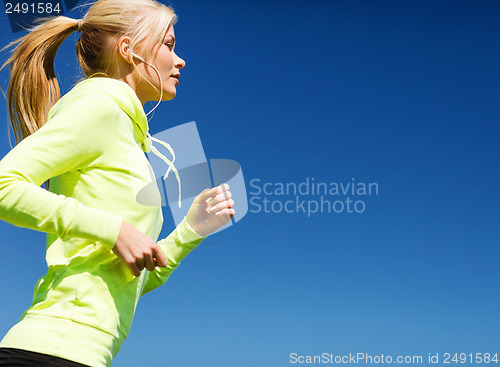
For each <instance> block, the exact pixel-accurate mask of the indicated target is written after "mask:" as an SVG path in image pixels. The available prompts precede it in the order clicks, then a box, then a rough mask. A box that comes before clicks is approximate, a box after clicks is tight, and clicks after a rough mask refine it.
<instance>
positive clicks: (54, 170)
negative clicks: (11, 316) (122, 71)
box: [0, 78, 203, 367]
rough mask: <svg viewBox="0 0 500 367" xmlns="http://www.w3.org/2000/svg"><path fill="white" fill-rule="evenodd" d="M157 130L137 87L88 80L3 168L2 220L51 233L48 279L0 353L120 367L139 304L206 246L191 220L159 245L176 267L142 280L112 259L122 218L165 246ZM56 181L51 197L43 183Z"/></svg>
mask: <svg viewBox="0 0 500 367" xmlns="http://www.w3.org/2000/svg"><path fill="white" fill-rule="evenodd" d="M147 131H148V123H147V120H146V116H145V114H144V110H143V108H142V105H141V103H140V101H139V99H138V98H137V96H136V95H135V93H134V91H133V90H132V88H130V87H129V86H128V85H127V84H126V83H124V82H121V81H118V80H115V79H110V78H91V79H87V80H84V81H82V82H80V83H78V84H77V85H76V86H75V87H74V88H73V89H72V90H71V91H70V92H69V93H67V94H66V95H65V96H64V97H63V98H61V99H60V100H59V101H58V102H57V103H56V105H55V106H54V107H53V108H52V109H51V110H50V112H49V118H48V121H47V123H46V124H45V125H44V126H43V127H42V128H40V129H39V130H38V131H37V132H36V133H34V134H32V135H30V136H29V137H27V138H25V139H24V140H23V141H22V142H21V143H19V144H18V145H17V146H16V147H15V148H14V149H12V150H11V151H10V152H9V153H8V154H7V155H6V156H5V157H4V158H3V159H2V161H0V219H2V220H5V221H7V222H10V223H12V224H14V225H17V226H21V227H27V228H31V229H36V230H39V231H43V232H47V256H46V260H47V265H48V272H47V274H46V275H45V276H44V277H42V278H41V279H40V280H39V282H38V284H37V285H36V288H35V294H34V298H33V303H32V305H31V306H30V308H29V309H28V310H27V311H26V312H25V313H24V314H23V316H22V317H21V320H20V322H19V323H18V324H16V325H15V326H14V327H13V328H12V329H11V330H10V331H9V332H8V334H7V335H6V336H5V338H4V339H3V340H2V342H1V343H0V347H10V348H19V349H25V350H31V351H34V352H38V353H44V354H50V355H54V356H57V357H61V358H66V359H69V360H72V361H76V362H79V363H82V364H86V365H89V366H93V367H102V366H110V365H111V361H112V359H113V357H114V356H115V355H116V353H118V350H119V348H120V346H121V344H122V343H123V341H124V340H125V338H126V336H127V334H128V332H129V330H130V325H131V323H132V318H133V315H134V312H135V308H136V305H137V301H138V300H139V297H140V296H141V295H143V294H145V293H147V292H149V291H151V290H153V289H155V288H157V287H159V286H160V285H161V284H163V283H164V282H165V281H166V280H167V279H168V277H169V276H170V274H171V272H172V271H173V269H175V268H176V267H177V266H178V264H179V262H180V261H181V260H182V259H183V258H184V257H185V256H186V255H187V254H188V253H189V252H190V251H191V250H193V249H194V248H195V247H196V246H197V245H198V244H199V243H200V242H201V241H202V239H203V238H202V237H201V236H200V235H198V234H197V233H196V232H195V231H194V230H193V229H192V228H191V226H190V225H189V223H188V222H187V221H186V219H185V218H184V220H183V221H182V222H181V223H180V224H179V226H178V227H177V228H176V229H175V230H174V231H173V232H172V233H171V234H170V235H169V236H168V237H167V238H166V239H164V240H161V241H159V242H158V244H159V245H160V247H161V249H162V250H163V252H164V253H165V254H166V255H167V258H168V266H167V267H166V268H156V270H155V271H153V272H148V271H147V270H143V271H142V273H141V275H140V276H139V277H137V278H135V277H134V276H133V275H132V274H131V273H130V271H129V270H128V268H127V267H126V266H125V265H123V264H122V262H121V261H120V260H119V259H118V258H117V257H116V255H115V254H114V253H113V252H112V250H111V249H112V248H113V246H114V244H115V243H116V240H117V238H118V233H119V231H120V226H121V222H122V220H124V221H126V222H128V223H130V224H132V225H134V226H135V227H136V228H137V229H139V230H140V231H141V232H143V233H144V234H146V235H148V236H149V237H151V238H153V239H154V240H156V239H157V238H158V236H159V233H160V231H161V227H162V224H163V217H162V213H161V207H160V194H159V192H158V189H157V188H156V187H155V185H149V187H154V188H153V189H152V191H151V192H150V193H148V195H151V196H152V197H153V198H155V199H157V202H158V206H144V205H141V204H139V203H138V202H137V200H136V195H137V193H138V192H139V190H141V189H143V188H144V187H145V186H146V185H147V184H148V183H151V182H152V181H154V180H155V178H154V174H153V171H152V169H151V166H150V165H149V162H148V160H147V159H146V157H145V155H144V150H145V149H147V147H146V144H147V143H148V142H147V139H146V133H147ZM49 178H50V191H51V192H49V191H47V190H44V189H42V188H40V187H39V186H40V185H41V184H42V183H43V182H45V181H46V180H48V179H49Z"/></svg>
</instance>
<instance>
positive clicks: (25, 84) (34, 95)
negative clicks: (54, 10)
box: [0, 16, 81, 143]
mask: <svg viewBox="0 0 500 367" xmlns="http://www.w3.org/2000/svg"><path fill="white" fill-rule="evenodd" d="M80 27H81V23H80V22H79V21H77V20H76V19H71V18H67V17H62V16H61V17H57V18H54V19H51V20H49V21H47V22H45V23H43V24H41V25H39V26H37V27H35V28H34V29H33V30H32V31H31V32H30V33H28V34H27V35H25V36H23V37H21V38H19V39H18V40H16V41H14V42H12V43H11V44H9V45H8V46H7V47H10V46H13V45H15V44H17V46H16V47H15V48H14V50H13V52H12V55H11V56H10V58H9V59H8V60H7V61H6V62H5V64H4V65H3V66H2V67H1V68H0V70H2V69H3V68H4V67H5V66H7V65H9V66H10V80H9V86H8V89H7V95H6V99H7V110H8V113H9V116H10V122H11V124H12V129H13V130H14V136H15V139H16V143H19V142H20V141H21V140H23V139H24V138H25V137H27V136H28V135H31V134H33V133H34V132H35V131H37V130H38V129H39V128H40V127H42V126H43V125H44V124H45V122H46V120H47V114H48V112H49V109H50V108H51V107H52V106H53V105H54V104H55V103H56V102H57V101H58V100H59V98H60V97H61V93H60V90H59V84H58V82H57V79H56V75H55V72H54V58H55V56H56V52H57V50H58V48H59V46H60V45H61V43H62V42H63V41H64V40H65V39H66V38H67V37H68V36H69V35H70V34H71V33H73V32H74V31H77V30H79V28H80Z"/></svg>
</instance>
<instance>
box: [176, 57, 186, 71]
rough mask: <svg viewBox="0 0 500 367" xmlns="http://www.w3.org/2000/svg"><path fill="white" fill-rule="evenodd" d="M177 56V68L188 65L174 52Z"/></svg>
mask: <svg viewBox="0 0 500 367" xmlns="http://www.w3.org/2000/svg"><path fill="white" fill-rule="evenodd" d="M174 55H175V58H174V64H175V67H176V68H177V69H179V70H180V69H182V68H183V67H184V66H186V62H185V61H184V60H183V59H181V58H180V57H179V56H178V55H177V54H176V53H174Z"/></svg>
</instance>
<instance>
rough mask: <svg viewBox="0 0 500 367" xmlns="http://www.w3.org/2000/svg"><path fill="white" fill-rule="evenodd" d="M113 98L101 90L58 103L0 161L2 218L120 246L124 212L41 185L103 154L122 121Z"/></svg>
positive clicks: (43, 230)
mask: <svg viewBox="0 0 500 367" xmlns="http://www.w3.org/2000/svg"><path fill="white" fill-rule="evenodd" d="M109 98H110V97H106V95H104V94H95V95H88V96H80V97H79V98H78V99H77V100H74V101H71V103H69V104H67V106H66V107H63V108H59V109H57V108H56V107H57V105H56V106H55V107H54V109H53V110H55V111H56V112H55V113H52V115H49V116H50V117H51V118H49V120H48V121H47V123H46V124H45V125H44V126H43V127H41V128H40V129H39V130H38V131H37V132H35V133H34V134H32V135H30V136H28V137H27V138H25V139H24V140H23V141H21V142H20V143H19V144H18V145H17V146H16V147H14V149H12V150H11V151H10V152H9V153H8V154H7V155H6V156H5V157H4V158H3V159H2V160H1V161H0V219H1V220H4V221H7V222H9V223H11V224H13V225H16V226H19V227H26V228H30V229H34V230H38V231H42V232H47V233H53V234H56V235H57V236H59V237H61V238H70V237H80V238H85V239H90V240H95V241H100V242H101V243H103V244H105V245H106V246H108V247H109V248H112V247H113V246H114V244H115V243H116V240H117V238H118V233H119V231H120V227H121V222H122V220H121V218H120V217H119V216H117V215H114V214H111V213H109V212H106V211H103V210H100V209H95V208H91V207H89V206H86V205H84V204H82V203H81V202H79V201H77V200H75V199H73V198H71V197H65V196H63V195H57V194H55V193H52V192H49V191H47V190H45V189H43V188H41V187H40V185H42V184H43V183H44V182H45V181H47V180H48V179H49V178H51V177H55V176H58V175H60V174H62V173H65V172H68V171H71V170H78V169H81V168H84V167H88V166H89V165H90V164H91V163H92V162H95V161H96V160H98V159H99V157H100V156H101V155H102V154H103V151H104V149H105V148H106V146H107V145H108V144H109V141H110V139H111V138H112V135H113V129H114V128H115V127H116V121H117V119H116V117H115V118H114V116H113V114H116V113H117V112H116V109H114V108H113V104H112V103H110V100H109ZM51 112H53V111H51ZM104 122H105V123H104Z"/></svg>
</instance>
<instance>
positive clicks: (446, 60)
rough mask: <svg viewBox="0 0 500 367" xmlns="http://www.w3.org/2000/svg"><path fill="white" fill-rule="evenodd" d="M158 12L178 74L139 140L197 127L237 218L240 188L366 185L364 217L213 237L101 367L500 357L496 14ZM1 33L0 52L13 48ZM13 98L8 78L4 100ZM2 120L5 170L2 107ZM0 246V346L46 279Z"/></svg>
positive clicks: (328, 5) (375, 9)
mask: <svg viewBox="0 0 500 367" xmlns="http://www.w3.org/2000/svg"><path fill="white" fill-rule="evenodd" d="M172 5H173V6H174V8H175V10H176V12H177V13H178V15H179V22H178V24H177V25H176V26H175V32H176V37H177V45H176V50H177V52H178V54H179V55H180V56H181V57H183V58H184V59H185V60H186V62H187V65H186V68H185V69H184V70H183V71H182V77H181V84H180V86H179V87H178V96H177V97H176V99H175V100H174V101H171V102H167V103H163V104H162V105H161V106H160V107H159V108H158V109H157V112H156V113H155V117H154V119H153V120H152V121H151V123H150V125H151V131H152V132H153V133H156V132H160V131H162V130H164V129H166V128H168V127H171V126H175V125H178V124H182V123H185V122H189V121H193V120H195V121H196V122H197V125H198V130H199V133H200V136H201V139H202V141H203V144H204V148H205V153H206V155H207V157H209V158H229V159H234V160H236V161H238V162H239V163H240V164H241V166H242V170H243V174H244V177H245V181H246V184H247V189H248V191H249V199H251V198H252V197H256V196H258V195H256V194H252V192H255V191H256V189H253V188H252V187H251V186H250V182H251V180H253V179H260V180H261V181H260V182H261V184H264V183H278V182H281V183H296V184H299V183H301V182H304V181H305V180H306V179H307V178H309V179H310V180H311V178H313V177H314V180H315V181H316V182H325V183H344V184H346V183H349V182H353V178H354V181H355V182H357V183H369V182H374V183H377V184H378V195H375V194H372V195H371V196H368V195H367V196H359V195H358V196H352V195H350V198H351V199H352V200H363V202H364V203H365V210H364V212H362V213H347V212H345V211H344V212H342V213H333V212H331V213H326V212H324V213H316V214H312V215H310V216H309V217H308V216H307V214H304V213H301V212H299V213H286V212H284V211H282V212H280V213H263V212H260V213H255V212H249V213H248V214H247V215H246V216H245V217H244V218H243V219H242V220H241V221H240V222H238V223H237V224H236V225H235V226H233V227H231V228H229V229H227V230H225V231H223V232H221V233H219V234H217V235H214V236H213V237H210V238H209V239H207V240H206V241H205V242H204V243H203V245H201V246H200V247H199V248H198V249H197V250H196V251H195V252H194V253H193V254H191V255H190V257H188V258H187V259H186V260H185V261H184V262H183V264H182V266H181V267H180V268H179V269H178V270H177V271H176V273H174V274H173V275H172V277H171V278H170V280H169V281H168V282H167V284H165V286H163V287H162V288H160V289H158V290H157V291H155V292H153V293H151V294H149V295H147V296H145V297H144V298H143V299H142V301H141V302H140V303H139V306H138V310H137V314H136V318H135V320H134V325H133V327H132V331H131V334H130V336H129V338H128V339H127V341H126V342H125V344H124V345H123V348H122V350H121V351H120V353H119V355H118V357H117V358H116V361H115V364H114V366H117V367H129V366H150V365H151V366H165V367H167V366H176V367H198V366H203V367H255V366H260V367H280V366H294V365H298V364H292V363H290V358H289V356H290V353H297V354H298V355H314V354H320V353H323V352H326V353H332V354H346V353H349V352H351V353H357V352H360V353H371V354H372V355H381V354H384V355H394V356H396V355H405V354H415V355H422V356H425V357H426V358H427V355H428V353H433V354H435V353H438V352H439V353H445V352H449V353H456V352H458V353H461V352H463V353H476V352H480V353H500V348H499V345H500V343H499V342H500V312H499V310H500V295H499V289H500V266H499V259H500V248H499V246H500V226H499V214H498V208H499V207H500V195H499V190H498V182H499V181H500V173H499V168H498V159H499V149H498V142H499V141H500V124H499V123H500V113H499V109H498V101H499V97H500V87H499V86H500V72H499V67H498V60H499V59H500V43H499V42H498V39H499V36H500V22H499V21H498V20H499V19H500V3H499V2H498V1H472V0H471V1H439V0H433V1H428V0H419V1H413V0H411V1H395V0H394V1H385V0H376V1H368V0H366V1H361V0H356V1H326V0H324V1H309V2H299V1H295V0H291V1H286V2H285V1H278V0H268V1H252V2H250V1H246V0H243V1H232V2H230V1H220V0H214V1H200V0H185V1H174V2H172ZM70 15H72V16H74V17H80V15H79V13H78V11H73V12H72V13H71V14H70ZM1 16H2V22H1V25H0V27H2V32H1V35H0V37H1V38H0V39H1V43H2V45H4V44H6V43H7V42H9V41H11V40H13V39H14V38H15V37H16V36H18V35H19V34H15V35H13V34H12V32H11V31H10V28H9V26H8V23H7V21H6V16H5V14H3V9H2V15H1ZM75 40H76V34H75V35H74V37H71V38H70V39H68V40H67V41H66V42H65V43H64V44H63V47H62V48H61V51H60V54H59V55H58V58H57V60H56V67H57V71H58V73H59V75H60V77H61V82H62V87H63V90H65V91H67V90H68V89H69V88H70V87H71V85H72V83H74V81H75V80H76V79H77V78H78V74H77V70H78V67H77V64H76V58H75V55H74V44H75ZM2 55H3V59H5V57H6V53H5V52H4V53H3V54H2ZM7 79H8V73H5V72H2V73H1V74H0V85H1V86H2V88H5V86H6V85H7ZM0 116H2V121H0V124H3V126H4V127H2V128H1V130H2V131H3V133H2V134H1V135H0V154H1V156H3V155H4V154H5V153H6V152H7V151H8V150H9V144H8V140H7V137H6V131H7V130H6V127H5V126H6V123H7V122H6V112H5V106H4V105H1V106H0ZM346 196H349V195H346ZM346 196H344V195H338V196H333V195H332V196H328V197H325V198H324V199H326V200H330V201H336V200H344V201H345V200H346V199H347V198H346ZM262 198H263V196H262V195H261V199H262ZM266 198H267V199H268V200H270V201H272V202H281V203H283V202H285V201H286V200H297V198H296V197H295V196H294V195H290V196H287V197H285V196H280V195H277V194H273V195H268V196H266ZM254 200H260V199H254ZM299 200H306V201H307V200H310V201H319V200H320V197H319V196H317V195H309V196H307V195H301V196H300V197H299ZM237 205H238V204H237ZM237 205H236V207H235V209H237V208H238V206H237ZM275 205H277V206H278V205H280V204H279V203H278V204H275ZM250 210H253V211H256V208H255V207H252V206H250ZM168 215H169V213H167V212H165V218H166V220H165V227H164V230H163V233H162V235H164V236H166V235H167V234H168V233H169V232H170V231H171V230H172V229H173V221H172V219H171V218H170V217H169V216H168ZM0 231H1V237H2V240H1V243H2V247H1V248H2V259H3V260H2V272H3V279H4V281H3V282H2V283H1V286H0V292H1V295H2V296H1V298H2V301H1V302H0V315H1V317H0V333H1V334H2V335H3V334H5V333H6V332H7V330H8V329H9V328H10V327H11V326H12V325H13V324H14V323H15V322H16V320H17V319H18V317H19V316H20V314H21V313H22V311H23V310H24V309H25V308H26V307H28V306H29V304H30V301H31V297H32V292H33V287H34V284H35V282H36V280H37V279H38V278H39V277H41V276H42V275H43V274H44V272H45V269H46V268H45V263H44V248H45V246H44V235H43V234H40V233H35V232H32V231H29V230H25V229H19V228H15V227H13V226H11V225H9V224H6V223H0ZM499 358H500V356H499ZM465 365H471V364H465Z"/></svg>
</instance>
